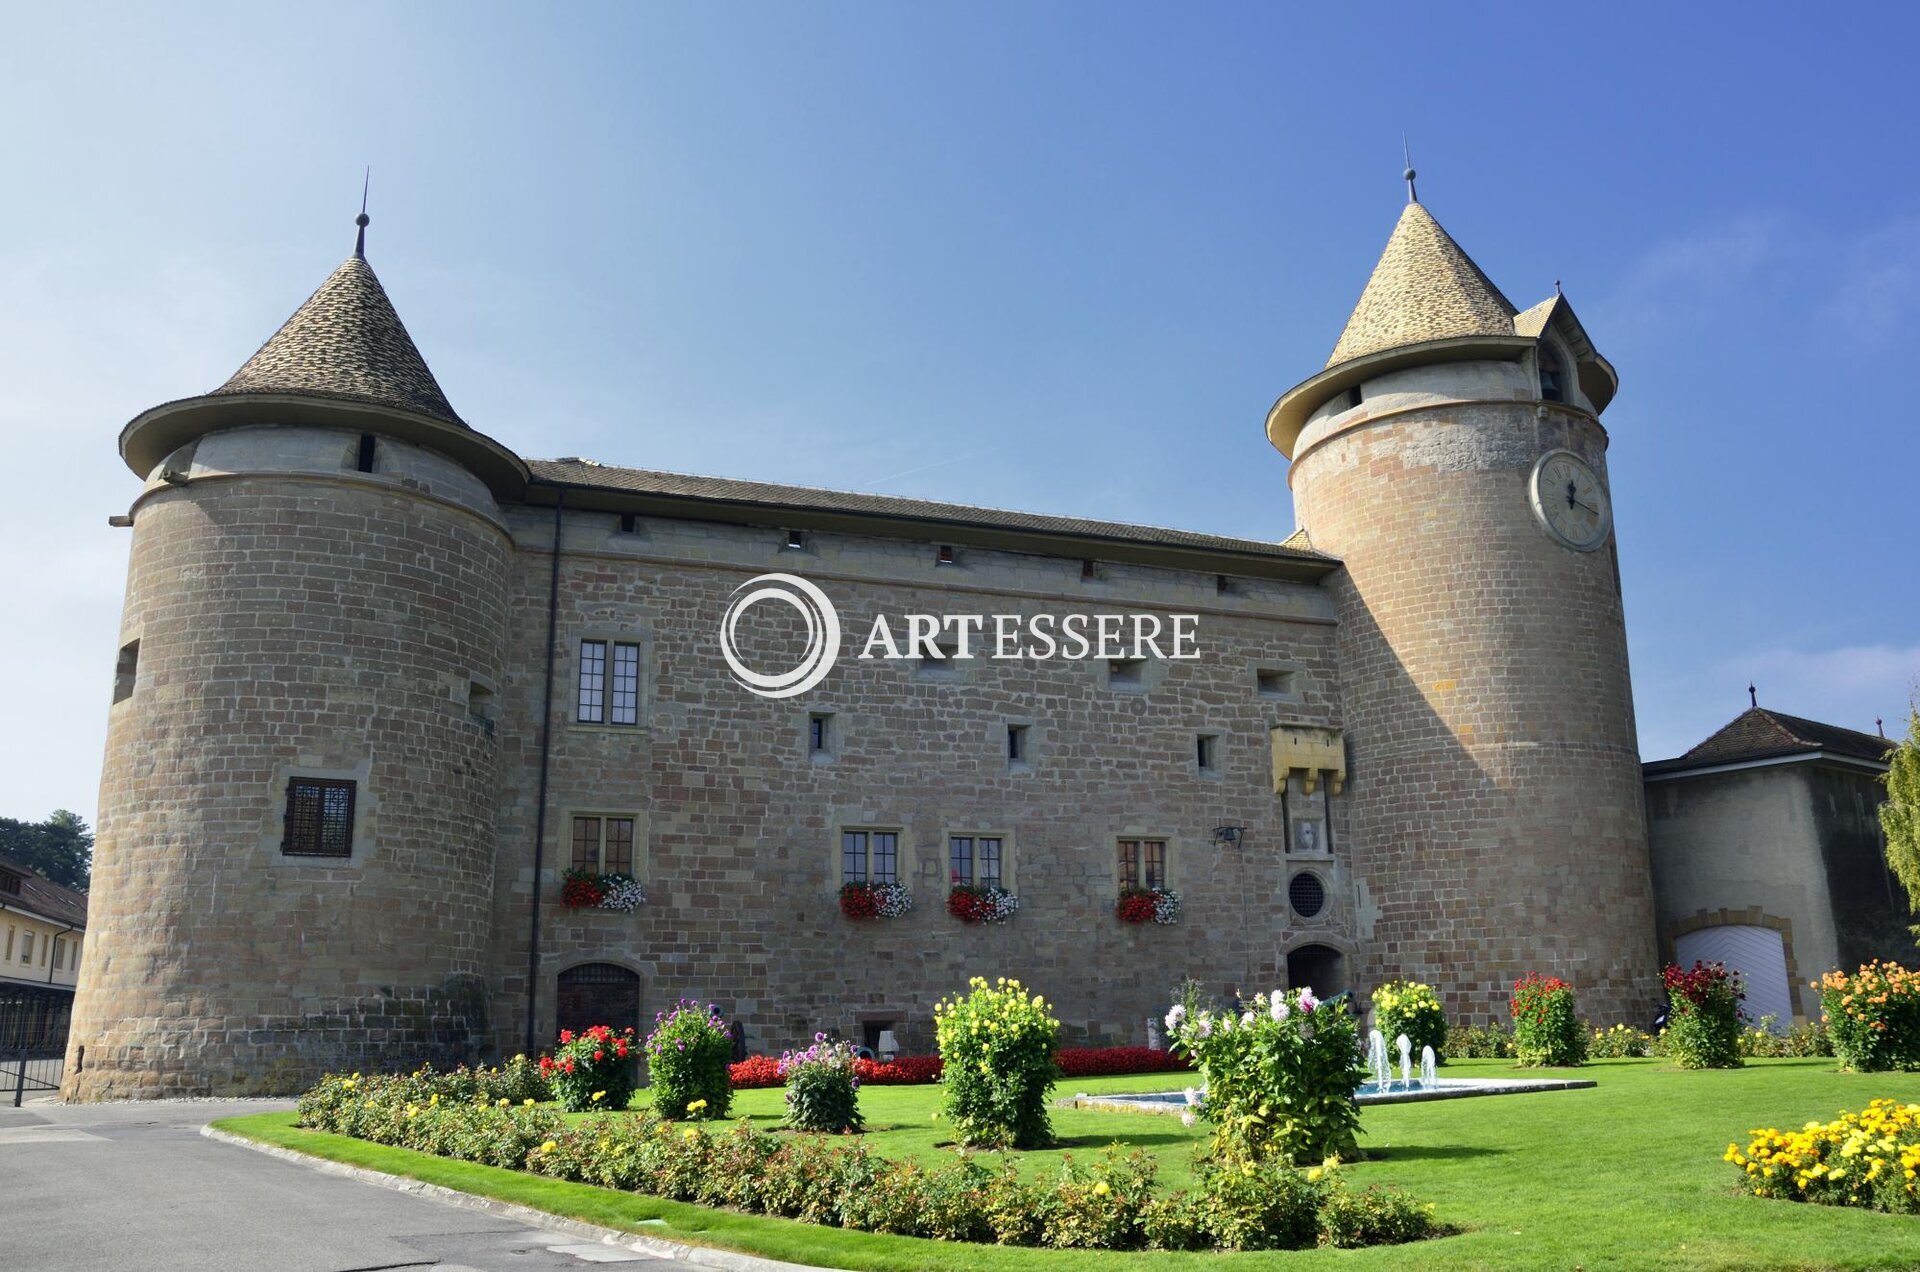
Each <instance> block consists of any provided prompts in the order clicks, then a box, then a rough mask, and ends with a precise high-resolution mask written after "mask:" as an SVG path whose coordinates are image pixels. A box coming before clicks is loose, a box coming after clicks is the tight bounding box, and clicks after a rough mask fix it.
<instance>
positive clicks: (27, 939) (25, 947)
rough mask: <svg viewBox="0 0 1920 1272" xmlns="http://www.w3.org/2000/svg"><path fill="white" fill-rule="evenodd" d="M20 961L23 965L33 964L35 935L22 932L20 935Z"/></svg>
mask: <svg viewBox="0 0 1920 1272" xmlns="http://www.w3.org/2000/svg"><path fill="white" fill-rule="evenodd" d="M20 961H21V962H22V963H32V962H33V933H31V932H22V933H21V934H20Z"/></svg>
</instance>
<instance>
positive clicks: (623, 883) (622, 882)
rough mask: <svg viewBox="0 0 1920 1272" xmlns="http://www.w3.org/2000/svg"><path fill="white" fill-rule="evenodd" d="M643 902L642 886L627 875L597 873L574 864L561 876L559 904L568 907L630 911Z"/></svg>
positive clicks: (643, 890)
mask: <svg viewBox="0 0 1920 1272" xmlns="http://www.w3.org/2000/svg"><path fill="white" fill-rule="evenodd" d="M646 903H647V889H646V885H644V884H642V883H641V882H640V881H639V880H638V879H635V878H634V877H633V876H632V875H629V874H600V873H598V872H597V871H593V870H586V869H583V868H581V867H578V866H576V867H575V868H573V869H572V870H569V871H567V872H566V874H565V875H563V876H561V884H560V904H562V905H564V906H566V907H567V908H568V909H569V910H617V911H619V912H620V913H622V914H631V913H633V911H635V910H637V909H639V908H640V907H641V906H643V905H645V904H646Z"/></svg>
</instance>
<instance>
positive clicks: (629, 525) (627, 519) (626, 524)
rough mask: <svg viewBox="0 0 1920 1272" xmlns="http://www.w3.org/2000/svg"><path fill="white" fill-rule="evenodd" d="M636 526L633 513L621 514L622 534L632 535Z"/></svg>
mask: <svg viewBox="0 0 1920 1272" xmlns="http://www.w3.org/2000/svg"><path fill="white" fill-rule="evenodd" d="M636 524H637V522H636V521H635V520H634V516H633V514H632V513H630V512H623V513H621V514H620V533H621V534H632V533H633V528H634V526H635V525H636Z"/></svg>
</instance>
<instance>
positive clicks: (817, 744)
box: [807, 711, 833, 755]
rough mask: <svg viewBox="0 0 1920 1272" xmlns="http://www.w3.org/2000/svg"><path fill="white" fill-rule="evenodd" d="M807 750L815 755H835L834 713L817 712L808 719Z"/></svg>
mask: <svg viewBox="0 0 1920 1272" xmlns="http://www.w3.org/2000/svg"><path fill="white" fill-rule="evenodd" d="M807 750H808V752H809V753H810V754H813V755H831V754H832V753H833V713H832V712H831V711H816V712H814V713H813V714H812V715H809V716H808V717H807Z"/></svg>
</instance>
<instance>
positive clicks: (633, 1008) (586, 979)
mask: <svg viewBox="0 0 1920 1272" xmlns="http://www.w3.org/2000/svg"><path fill="white" fill-rule="evenodd" d="M554 1002H555V1007H556V1016H557V1019H556V1025H557V1027H558V1028H560V1029H570V1030H572V1031H573V1032H574V1033H579V1032H580V1031H581V1030H583V1029H587V1028H589V1027H591V1026H593V1025H611V1026H612V1027H613V1028H615V1029H626V1028H628V1027H632V1028H635V1029H638V1028H639V1027H640V974H639V973H638V972H634V971H629V970H628V969H627V968H624V967H620V966H618V965H616V964H613V963H582V964H580V965H579V966H578V967H569V968H568V969H567V970H566V971H564V972H561V973H560V989H559V992H558V994H557V995H556V996H555V999H554Z"/></svg>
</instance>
